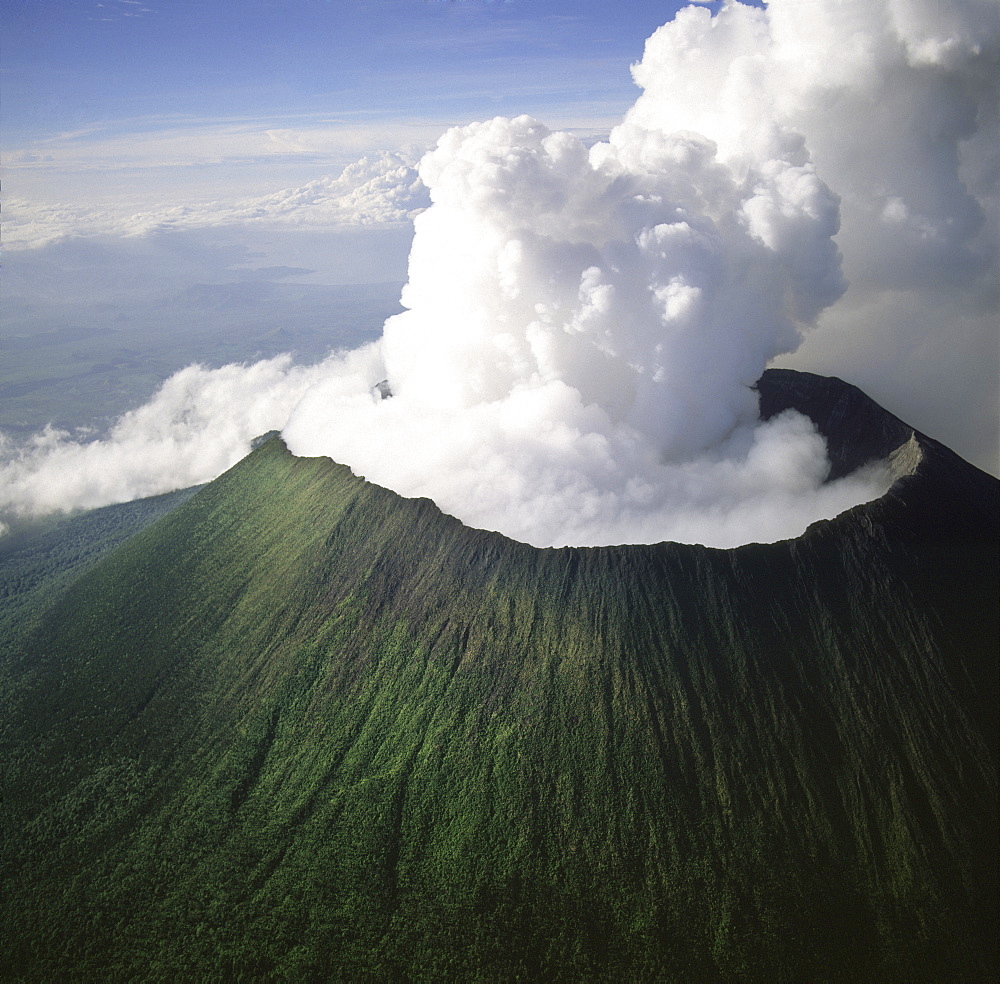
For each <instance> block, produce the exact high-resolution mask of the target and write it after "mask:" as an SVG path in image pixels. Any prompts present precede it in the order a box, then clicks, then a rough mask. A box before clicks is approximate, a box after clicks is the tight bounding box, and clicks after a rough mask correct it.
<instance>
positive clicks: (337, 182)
mask: <svg viewBox="0 0 1000 984" xmlns="http://www.w3.org/2000/svg"><path fill="white" fill-rule="evenodd" d="M428 204H429V199H428V197H427V191H426V189H425V188H424V187H423V185H422V184H421V182H420V179H419V177H418V175H417V170H416V165H415V162H414V161H413V160H412V159H411V158H409V157H408V156H406V155H404V154H400V153H389V152H385V153H382V154H377V155H372V156H368V157H363V158H361V159H360V160H358V161H355V162H354V163H352V164H349V165H348V166H347V167H345V168H344V169H343V170H342V171H341V172H340V174H338V175H337V176H336V177H324V178H319V179H317V180H315V181H311V182H309V183H308V184H306V185H304V186H302V187H298V188H288V189H285V190H282V191H278V192H274V193H272V194H269V195H262V196H258V197H254V198H241V199H235V200H233V201H220V200H214V201H208V202H195V203H191V204H178V205H169V206H162V207H158V208H152V209H142V210H139V211H135V210H132V209H129V208H127V207H123V206H104V207H100V208H94V207H92V206H71V205H58V204H44V203H39V202H34V203H32V202H28V201H25V200H23V199H17V198H14V199H10V200H8V201H7V203H6V204H5V206H4V217H5V222H4V244H5V246H6V247H7V248H8V249H11V250H19V249H31V248H39V247H42V246H47V245H50V244H51V243H53V242H58V241H60V240H62V239H66V238H69V237H73V236H142V235H146V234H148V233H150V232H163V231H167V230H191V229H204V228H211V227H219V226H233V225H240V226H243V227H246V226H248V225H249V226H254V225H267V226H271V227H277V228H305V229H336V228H343V227H359V226H375V225H387V224H392V223H404V222H409V221H411V220H412V219H413V217H414V216H415V215H417V214H419V212H420V211H421V210H423V209H424V208H426V206H427V205H428Z"/></svg>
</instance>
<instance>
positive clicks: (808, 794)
mask: <svg viewBox="0 0 1000 984" xmlns="http://www.w3.org/2000/svg"><path fill="white" fill-rule="evenodd" d="M971 472H974V470H971ZM971 472H970V478H969V479H968V481H969V482H970V483H971V485H970V486H969V488H968V489H966V495H965V501H966V502H971V503H973V505H971V506H968V507H964V506H962V505H961V503H958V502H955V500H954V499H953V511H952V518H951V519H950V520H949V523H948V525H946V526H943V525H942V524H941V523H940V521H939V520H936V519H935V520H933V522H934V523H936V524H937V525H935V526H934V527H933V528H931V527H929V526H927V525H926V524H927V523H931V522H932V519H930V518H926V517H931V516H933V515H936V514H933V513H932V512H930V511H929V507H928V511H926V513H925V512H922V511H921V509H922V508H923V507H922V506H921V501H922V500H921V499H920V496H921V495H926V496H931V495H933V494H936V492H935V489H934V488H933V487H932V486H933V483H932V484H931V486H927V487H926V488H925V486H922V485H920V484H913V485H912V489H911V491H910V493H908V494H909V498H908V499H906V501H903V499H904V498H905V497H904V496H902V493H900V494H898V495H897V494H895V493H894V495H893V496H889V497H887V498H886V499H885V500H882V501H881V502H879V503H874V504H872V505H871V506H868V507H863V508H862V510H860V511H855V513H853V514H851V515H849V516H847V517H842V518H841V519H840V520H837V521H835V522H833V523H829V524H820V525H819V526H817V527H816V528H814V529H813V530H812V531H810V532H809V533H808V534H807V535H805V536H803V537H801V538H799V539H798V540H795V541H790V542H787V543H781V544H772V545H767V546H748V547H743V548H740V549H737V550H732V551H717V550H709V549H706V548H702V547H696V546H680V545H676V544H663V545H658V546H648V547H643V546H636V547H623V548H594V549H564V550H535V549H533V548H530V547H527V546H524V545H521V544H517V543H513V542H511V541H509V540H506V539H504V538H503V537H501V536H499V535H498V534H493V533H483V532H480V531H475V530H470V529H468V528H466V527H463V526H462V525H461V524H459V523H458V522H457V521H455V520H453V519H451V518H450V517H447V516H444V515H442V514H441V513H440V512H439V511H438V510H437V509H436V507H434V506H433V504H432V503H430V502H428V501H426V500H416V501H404V500H401V499H399V498H398V497H396V496H395V495H393V494H392V493H390V492H387V491H385V490H382V489H380V488H378V487H375V486H372V485H369V484H366V483H364V482H362V481H361V480H358V479H356V478H355V477H354V476H352V475H351V474H350V472H349V471H348V470H347V469H346V468H344V467H342V466H339V465H336V464H333V463H332V462H329V461H327V460H325V459H297V458H293V457H292V456H291V455H289V454H288V453H287V451H286V450H285V449H284V446H283V445H282V444H281V442H280V441H278V440H272V441H270V442H268V443H266V444H265V445H263V446H262V447H260V448H259V449H258V450H256V451H255V452H254V453H253V454H252V455H251V456H250V457H248V458H247V459H245V460H244V461H243V462H241V463H240V464H239V465H237V466H236V467H235V468H234V469H232V470H231V471H230V472H228V473H227V474H226V475H224V476H222V477H221V478H219V479H218V480H216V481H215V482H213V483H212V484H211V485H209V486H207V487H205V488H204V489H202V490H201V491H200V492H199V493H198V494H197V495H195V496H194V497H193V498H191V499H190V500H189V501H187V502H186V503H185V504H184V505H182V506H180V507H179V508H177V509H174V510H172V511H170V512H169V513H167V514H166V515H164V516H163V517H162V518H161V519H160V520H159V521H158V522H156V523H155V524H153V525H151V526H149V527H148V528H147V529H145V530H144V531H142V532H140V533H138V534H137V535H135V536H133V537H131V538H130V539H128V540H127V541H126V542H125V543H124V544H123V545H121V546H120V547H119V548H118V549H117V550H116V551H115V552H114V553H112V554H111V555H110V556H107V557H106V558H104V559H103V560H101V561H100V562H99V563H97V564H96V565H95V566H94V567H93V568H92V569H90V570H89V571H87V572H86V573H85V574H84V575H83V576H81V577H78V578H77V579H76V580H75V581H74V583H72V584H71V585H70V586H68V587H67V588H65V589H64V590H63V591H62V593H61V594H60V595H59V596H58V597H57V598H55V599H54V600H53V601H52V602H51V607H49V608H48V609H47V614H46V618H45V619H44V620H43V621H41V622H40V623H39V624H37V625H34V626H33V628H32V630H31V632H30V633H28V634H27V635H22V636H21V637H20V641H19V642H9V643H8V645H7V647H6V650H5V652H4V654H3V657H2V664H0V683H2V685H3V692H2V698H0V699H2V709H3V726H2V727H3V730H2V733H0V735H2V756H3V769H4V777H3V783H4V784H3V790H2V793H3V801H4V804H5V811H6V814H7V822H6V823H5V828H6V833H5V840H4V846H3V855H2V864H3V868H2V872H3V874H2V877H3V885H4V890H3V893H2V900H0V908H2V911H0V926H2V930H0V932H2V934H3V939H2V941H0V942H2V949H3V952H4V953H5V954H6V956H5V959H4V961H3V964H4V969H3V970H2V971H0V973H2V974H6V976H7V977H8V979H18V980H24V981H53V980H60V981H61V980H67V981H69V980H86V981H109V982H112V981H133V980H152V981H176V980H184V981H220V980H229V981H337V980H342V981H398V980H412V981H443V980H456V981H483V982H486V981H496V982H500V981H504V982H506V981H535V980H545V981H567V982H570V981H585V980H586V981H626V980H627V981H667V980H678V981H691V980H699V981H712V980H717V981H744V980H761V981H796V980H827V981H859V980H872V981H875V980H878V981H892V980H896V981H918V980H927V981H936V980H942V979H961V980H970V981H971V980H987V979H990V980H992V979H994V978H995V976H996V970H997V968H996V965H995V963H994V954H993V949H992V932H991V931H992V929H994V928H995V917H996V879H995V829H996V828H995V822H996V819H995V803H996V763H995V758H994V755H995V741H994V738H995V725H994V724H993V721H994V716H995V705H996V700H997V685H996V661H995V651H996V650H995V645H996V641H997V640H996V625H995V620H993V619H991V618H988V617H983V613H984V612H985V613H987V614H988V613H990V612H991V611H992V610H993V608H992V606H993V605H994V604H995V602H994V599H995V592H996V587H997V572H996V562H995V556H994V553H993V545H992V541H991V540H990V537H991V536H995V533H991V532H990V531H989V530H988V529H986V530H984V527H983V525H982V524H983V523H984V522H985V521H986V519H984V517H986V518H987V519H988V518H989V516H990V515H991V514H990V512H989V509H988V508H987V509H985V511H984V510H983V509H980V507H979V503H980V501H981V500H982V501H986V500H988V499H989V496H991V495H992V496H994V498H993V500H991V501H992V502H993V503H994V505H995V489H994V488H993V487H992V486H990V487H989V488H987V487H986V486H984V485H983V481H989V480H986V479H985V477H982V478H980V477H978V473H975V474H974V475H973V474H971ZM927 481H930V479H928V480H927ZM911 484H912V483H911ZM925 485H926V483H925ZM921 489H923V490H924V491H921ZM904 491H905V490H904ZM984 497H985V498H984ZM963 510H964V511H963ZM995 515H996V514H995V511H994V512H993V513H992V516H993V521H994V522H995Z"/></svg>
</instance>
